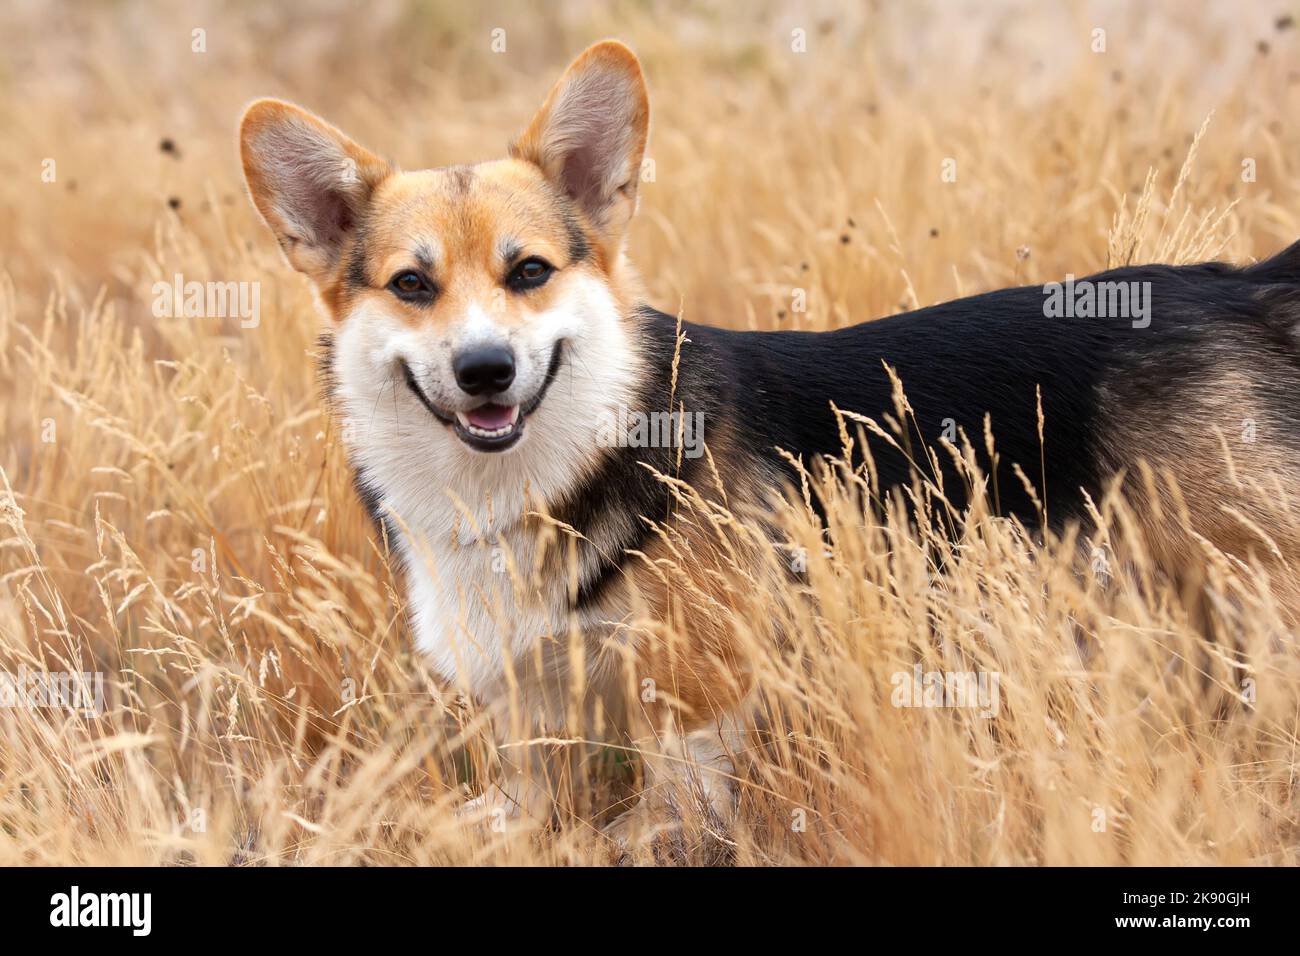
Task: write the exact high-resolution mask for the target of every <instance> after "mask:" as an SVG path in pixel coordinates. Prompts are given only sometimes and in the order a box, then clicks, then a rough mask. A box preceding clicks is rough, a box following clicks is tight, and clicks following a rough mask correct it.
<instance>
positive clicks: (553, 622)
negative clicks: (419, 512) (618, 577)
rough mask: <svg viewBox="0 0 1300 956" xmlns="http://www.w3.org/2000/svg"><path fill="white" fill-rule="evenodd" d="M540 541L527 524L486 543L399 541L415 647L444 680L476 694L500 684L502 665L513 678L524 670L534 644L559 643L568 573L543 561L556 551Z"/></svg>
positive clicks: (461, 538) (464, 538)
mask: <svg viewBox="0 0 1300 956" xmlns="http://www.w3.org/2000/svg"><path fill="white" fill-rule="evenodd" d="M544 540H545V539H544V537H543V536H542V535H541V534H540V533H539V531H538V529H537V528H536V527H535V526H532V525H528V526H524V525H515V526H512V527H508V528H505V529H498V530H497V531H495V532H494V533H493V534H492V535H491V537H490V538H489V537H483V538H473V537H470V536H468V535H458V536H452V537H450V538H448V537H446V536H444V537H442V538H440V539H436V540H430V539H428V538H424V539H421V538H420V537H419V536H418V535H416V534H415V533H407V534H403V535H402V536H401V541H400V544H399V548H400V551H401V554H402V558H403V564H404V566H405V569H406V584H407V596H408V601H409V616H410V620H411V624H412V627H413V629H414V632H415V640H416V646H417V647H418V648H419V650H421V651H422V652H424V653H425V654H426V655H428V657H429V659H430V661H431V663H432V664H433V665H434V667H435V668H436V669H437V670H438V671H439V673H441V674H442V675H443V676H444V677H446V678H447V679H449V680H457V679H460V680H465V681H467V682H468V683H469V686H470V687H471V689H473V690H475V691H482V690H485V689H487V688H490V687H492V686H495V685H497V684H499V683H500V682H501V681H502V679H503V677H504V676H505V674H506V672H507V668H512V669H513V670H514V672H515V673H517V674H518V673H520V672H521V671H522V670H524V669H525V668H526V667H531V665H532V664H533V661H534V658H535V656H536V655H535V651H536V649H537V647H538V645H539V642H541V643H542V644H543V645H563V644H564V643H565V641H566V637H567V634H568V631H569V627H570V624H571V622H572V620H571V615H572V612H571V610H570V606H569V600H568V589H567V586H566V580H567V577H568V576H567V575H565V574H562V573H560V574H557V573H556V571H555V566H554V561H553V560H552V561H551V563H549V564H548V563H545V562H544V559H545V558H546V557H547V554H548V553H549V554H551V555H552V556H553V555H554V551H555V546H554V543H553V542H552V543H551V544H550V545H549V546H548V545H545V544H544V543H543V541H544ZM547 547H549V549H550V550H549V552H546V553H543V548H547ZM539 562H540V563H539ZM579 623H582V622H581V621H580V622H579Z"/></svg>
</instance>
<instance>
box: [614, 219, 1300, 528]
mask: <svg viewBox="0 0 1300 956" xmlns="http://www.w3.org/2000/svg"><path fill="white" fill-rule="evenodd" d="M1083 281H1088V282H1092V283H1103V282H1138V283H1142V282H1149V283H1150V284H1151V285H1150V301H1149V317H1150V325H1149V326H1148V327H1146V328H1135V327H1134V326H1133V321H1134V320H1133V319H1132V318H1131V317H1112V318H1065V317H1059V318H1056V317H1048V316H1046V315H1045V314H1044V303H1045V300H1046V298H1047V296H1046V293H1045V291H1044V287H1043V286H1025V287H1020V288H1013V289H1004V290H1000V291H997V292H989V293H986V294H983V295H977V296H971V297H968V298H965V299H959V300H957V301H955V302H948V303H944V304H942V305H936V306H931V307H928V308H924V309H919V310H917V311H914V312H909V313H905V314H901V315H895V316H891V317H888V318H883V319H878V320H876V321H872V322H866V323H863V324H860V325H855V326H852V327H850V328H845V329H840V330H836V331H832V332H822V333H811V332H736V331H727V330H723V329H718V328H712V327H708V326H702V325H695V324H690V323H687V324H685V325H684V331H685V332H686V335H687V338H688V339H689V342H688V343H687V344H686V345H684V346H683V348H682V354H681V361H680V371H679V387H678V391H679V397H681V398H684V399H685V401H686V403H687V411H691V410H703V411H705V412H706V420H705V439H706V440H707V439H708V434H709V426H710V418H709V416H710V415H715V414H724V415H726V416H727V417H728V418H729V419H730V423H731V424H732V425H733V426H734V427H735V428H736V429H737V431H738V433H739V434H740V435H741V436H742V443H743V444H744V445H745V447H747V448H748V449H751V450H752V451H753V453H754V454H756V455H758V456H760V457H761V458H763V459H766V460H767V461H768V462H769V463H770V464H771V465H772V466H774V467H776V468H778V469H779V470H780V471H781V472H782V473H783V474H785V475H786V476H788V477H789V478H790V479H792V480H793V479H794V477H795V476H794V473H793V470H792V469H791V468H790V466H789V465H788V463H787V462H786V461H785V460H784V459H783V458H782V457H780V456H778V455H777V454H776V452H775V449H776V448H777V447H780V448H783V449H785V450H786V451H788V452H791V453H792V454H795V455H801V456H802V457H803V459H804V461H805V463H809V462H810V461H811V459H812V458H813V457H815V456H817V455H840V454H841V447H840V436H839V432H838V429H837V425H836V421H835V416H834V414H833V413H832V411H831V409H830V403H831V402H832V401H833V402H834V403H835V404H836V405H837V406H838V407H839V408H841V409H844V410H847V411H853V412H859V413H861V414H864V415H868V416H871V417H872V418H874V419H876V420H877V421H878V422H882V424H883V415H884V414H886V413H888V414H891V415H892V414H893V413H894V402H893V398H892V392H891V385H890V382H889V379H888V376H887V374H886V371H885V369H884V366H883V364H882V363H884V362H887V363H889V365H890V366H892V367H893V368H894V369H895V370H896V371H897V373H898V375H899V377H900V379H901V381H902V383H903V387H904V390H905V392H906V394H907V398H908V400H909V402H910V403H911V405H912V406H913V408H914V409H915V411H916V423H915V425H912V423H910V422H909V423H908V424H909V429H908V431H909V436H910V439H911V444H912V448H913V457H914V458H915V459H916V460H917V461H921V462H923V461H924V460H925V459H923V458H921V457H920V454H919V451H918V449H919V448H920V446H921V444H922V443H924V444H926V445H929V446H932V447H935V448H936V449H938V441H939V438H940V436H941V435H942V434H943V433H944V430H945V421H944V420H945V419H951V420H952V424H954V425H955V426H957V427H958V428H960V429H962V430H964V431H965V433H966V434H967V436H969V438H970V440H971V442H972V444H973V445H974V446H975V448H976V449H977V452H978V460H979V463H980V466H981V468H982V469H983V470H984V472H985V473H986V474H990V475H991V474H992V468H991V466H990V463H989V461H988V460H987V458H986V456H985V454H984V440H983V435H984V425H983V422H984V416H985V414H986V413H988V414H989V415H991V418H992V431H993V436H994V440H995V443H996V450H997V452H998V455H999V467H998V469H997V473H996V504H997V506H998V507H999V510H1000V512H1001V513H1002V514H1007V515H1015V516H1017V517H1018V518H1020V519H1021V520H1022V521H1024V522H1025V523H1026V524H1027V525H1028V526H1030V527H1033V526H1035V525H1036V524H1037V522H1038V514H1037V511H1036V509H1035V508H1034V506H1033V503H1032V501H1031V499H1030V498H1029V495H1028V493H1027V492H1026V490H1025V488H1024V486H1023V483H1022V481H1021V480H1020V479H1019V478H1018V477H1017V476H1016V475H1015V474H1014V472H1013V471H1012V465H1013V464H1015V463H1018V464H1019V465H1020V468H1021V469H1022V470H1023V472H1024V473H1025V475H1026V476H1028V478H1029V479H1030V481H1031V482H1032V483H1033V484H1034V486H1035V487H1036V489H1037V491H1038V494H1039V496H1040V498H1041V497H1042V495H1043V492H1044V490H1045V491H1046V502H1047V512H1048V518H1049V521H1050V523H1051V524H1052V525H1053V526H1059V525H1061V524H1063V523H1064V522H1065V521H1067V520H1069V519H1071V518H1075V517H1079V516H1081V512H1082V504H1083V497H1082V494H1081V489H1087V490H1088V491H1089V492H1091V493H1093V494H1094V495H1095V494H1096V493H1097V491H1098V490H1099V487H1100V485H1101V483H1102V481H1103V480H1104V479H1105V478H1106V477H1107V476H1108V475H1109V474H1111V473H1113V472H1114V471H1115V470H1116V469H1118V468H1131V467H1132V466H1133V464H1134V462H1126V461H1118V460H1116V458H1115V452H1114V449H1112V448H1111V446H1110V445H1109V444H1108V442H1107V437H1108V436H1107V435H1106V434H1105V433H1104V424H1103V423H1104V420H1105V418H1106V416H1114V415H1123V414H1132V415H1142V414H1149V413H1150V410H1151V409H1152V408H1156V407H1161V406H1164V407H1166V408H1168V407H1170V406H1172V407H1173V408H1175V409H1176V407H1177V403H1179V402H1180V401H1184V402H1185V401H1186V396H1187V395H1188V394H1189V393H1191V392H1192V391H1193V390H1195V389H1197V388H1201V387H1206V386H1208V385H1211V384H1212V382H1213V374H1212V373H1213V372H1214V371H1215V369H1216V364H1215V363H1216V362H1218V361H1221V360H1222V359H1223V357H1224V354H1225V353H1224V349H1225V347H1226V348H1230V349H1233V350H1235V352H1236V354H1239V355H1242V356H1244V357H1245V360H1247V361H1248V360H1249V358H1250V356H1251V355H1252V354H1260V353H1263V354H1266V355H1268V356H1269V357H1270V359H1271V360H1273V361H1274V362H1278V361H1280V362H1285V363H1287V366H1288V367H1290V368H1294V369H1295V370H1297V372H1298V373H1300V351H1297V348H1296V341H1295V339H1294V338H1293V321H1294V319H1295V318H1297V317H1300V308H1298V306H1300V243H1297V244H1296V245H1295V246H1292V247H1291V248H1289V249H1287V250H1286V251H1284V252H1282V253H1281V254H1279V255H1278V256H1276V257H1274V258H1273V259H1270V260H1267V261H1265V262H1262V263H1259V264H1257V265H1255V266H1251V267H1248V268H1245V269H1238V268H1234V267H1231V266H1227V265H1224V264H1221V263H1207V264H1202V265H1194V266H1182V267H1173V266H1161V265H1155V266H1137V267H1129V268H1122V269H1114V270H1111V271H1108V272H1104V273H1099V274H1096V275H1093V276H1087V277H1084V278H1083V279H1080V280H1076V282H1078V283H1081V282H1083ZM643 317H644V320H645V322H646V329H647V330H648V332H649V334H650V336H651V338H652V340H653V341H654V344H653V345H652V347H651V351H652V355H653V360H654V361H658V362H660V363H663V362H664V361H665V359H664V353H665V351H666V349H665V343H667V344H668V345H670V344H671V341H672V336H673V334H674V329H675V325H676V320H675V319H674V318H673V317H671V316H668V315H664V314H662V313H659V312H655V311H653V310H650V309H646V310H644V312H643ZM667 351H668V352H669V354H671V349H670V348H669V349H667ZM669 360H670V359H669ZM1259 377H1260V378H1261V379H1265V378H1267V376H1266V375H1261V376H1259ZM1286 377H1287V378H1288V379H1289V378H1290V376H1286ZM1036 387H1041V390H1042V410H1043V414H1044V418H1045V425H1044V433H1045V441H1044V443H1043V446H1042V448H1041V449H1040V443H1039V438H1038V422H1037V406H1036V396H1035V389H1036ZM1261 387H1263V388H1264V389H1265V390H1266V394H1267V395H1268V396H1269V400H1270V404H1271V405H1272V406H1275V408H1273V409H1272V410H1274V411H1276V413H1277V414H1279V415H1280V416H1283V417H1285V418H1286V419H1287V420H1288V421H1289V422H1291V423H1292V424H1293V425H1294V426H1295V428H1293V429H1292V432H1291V435H1290V436H1288V437H1290V438H1292V439H1294V437H1295V436H1296V435H1300V403H1298V402H1297V394H1296V392H1295V389H1294V382H1293V381H1292V382H1278V383H1276V385H1275V387H1274V388H1273V390H1272V391H1271V392H1269V391H1268V389H1269V387H1270V383H1269V382H1267V381H1262V382H1261ZM692 402H694V403H695V405H694V407H692ZM1103 402H1107V403H1110V404H1108V405H1106V406H1105V407H1103ZM1203 424H1208V423H1203ZM1225 424H1227V425H1228V427H1229V429H1231V428H1232V424H1231V423H1225ZM918 428H919V434H918V432H917V429H918ZM949 430H950V431H951V428H950V429H949ZM854 432H855V429H853V428H851V429H850V433H851V434H853V433H854ZM870 444H871V450H872V454H873V456H874V458H875V462H876V466H877V470H878V476H879V482H880V486H881V490H882V492H883V491H885V490H886V489H888V488H891V487H894V486H897V485H899V484H901V483H905V482H907V481H909V479H910V472H909V464H908V461H907V459H906V458H905V457H904V455H902V454H900V453H898V452H896V451H893V450H891V449H890V448H889V447H888V446H887V444H886V443H884V442H883V441H881V440H879V439H877V438H873V439H872V440H871V442H870ZM1040 454H1041V456H1042V457H1041V460H1042V462H1043V464H1040ZM939 458H940V462H941V463H942V465H943V466H944V470H945V474H944V489H945V493H946V495H947V497H948V498H949V500H950V501H952V502H953V503H954V504H955V505H956V506H957V507H959V508H960V507H962V506H963V505H964V504H965V489H964V485H963V483H962V482H961V481H960V480H958V478H957V475H956V474H955V470H954V467H953V466H952V464H951V460H950V458H949V456H948V455H947V453H946V452H943V451H941V450H940V452H939ZM992 491H993V489H992V488H990V492H992ZM626 505H631V502H627V503H626Z"/></svg>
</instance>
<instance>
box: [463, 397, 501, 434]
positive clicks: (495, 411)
mask: <svg viewBox="0 0 1300 956" xmlns="http://www.w3.org/2000/svg"><path fill="white" fill-rule="evenodd" d="M512 410H513V406H511V405H491V404H489V405H480V406H479V407H478V408H476V409H474V410H473V411H472V412H466V413H465V417H466V418H468V419H469V423H470V424H471V425H473V426H474V427H475V428H482V429H485V430H487V431H495V430H496V429H498V428H504V427H505V426H506V425H509V424H510V413H511V411H512Z"/></svg>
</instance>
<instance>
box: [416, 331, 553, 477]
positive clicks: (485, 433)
mask: <svg viewBox="0 0 1300 956" xmlns="http://www.w3.org/2000/svg"><path fill="white" fill-rule="evenodd" d="M563 345H564V342H563V340H561V341H558V342H556V343H555V345H554V346H552V347H551V361H550V364H549V366H548V367H547V369H546V378H544V379H543V380H542V384H541V387H540V388H538V390H537V394H535V395H534V396H533V397H532V398H531V399H529V400H528V401H527V402H525V403H524V404H522V405H503V404H501V403H500V402H494V401H487V402H484V403H483V404H482V405H478V406H476V407H475V408H470V409H466V410H465V411H457V412H454V413H448V412H445V411H443V410H442V409H440V408H438V406H436V405H434V404H433V402H431V401H429V398H428V396H427V395H425V394H424V389H422V388H420V383H419V382H417V381H416V380H415V373H413V372H412V371H411V367H410V366H409V365H407V364H406V362H405V360H403V362H402V375H403V377H404V378H405V379H406V386H407V388H409V389H410V390H411V391H412V392H414V393H415V397H416V398H418V399H419V400H420V404H422V405H423V406H424V407H425V408H427V409H428V410H429V413H430V414H431V415H433V417H434V418H436V419H438V421H440V422H442V423H443V424H444V425H446V426H447V427H448V428H450V429H451V430H452V431H453V432H454V433H455V435H456V437H457V438H459V439H460V440H461V441H463V442H464V443H465V444H466V445H468V446H469V447H470V448H473V449H475V450H477V451H505V450H506V449H507V448H510V447H512V446H514V445H515V444H516V443H517V442H518V441H519V439H520V438H522V437H523V434H524V424H525V422H526V421H527V420H528V416H529V415H531V414H532V413H533V412H535V411H536V410H537V406H539V405H541V404H542V399H543V398H545V397H546V392H547V390H548V389H549V388H550V387H551V382H553V381H555V376H556V373H558V372H559V370H560V359H561V357H562V356H563V348H562V346H563Z"/></svg>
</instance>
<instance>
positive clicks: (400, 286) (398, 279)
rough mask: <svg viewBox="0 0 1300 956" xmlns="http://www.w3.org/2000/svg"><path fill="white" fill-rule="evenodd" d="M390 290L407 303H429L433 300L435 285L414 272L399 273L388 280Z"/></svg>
mask: <svg viewBox="0 0 1300 956" xmlns="http://www.w3.org/2000/svg"><path fill="white" fill-rule="evenodd" d="M388 288H390V289H392V290H393V293H394V294H395V295H396V296H397V297H398V298H399V299H404V300H406V301H407V302H427V301H428V300H429V299H431V298H433V283H431V282H430V281H429V280H428V279H426V278H425V277H424V276H423V275H421V274H420V273H418V272H414V271H412V270H409V269H408V270H407V271H405V272H399V273H397V275H395V276H393V277H392V278H391V279H390V280H388Z"/></svg>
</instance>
